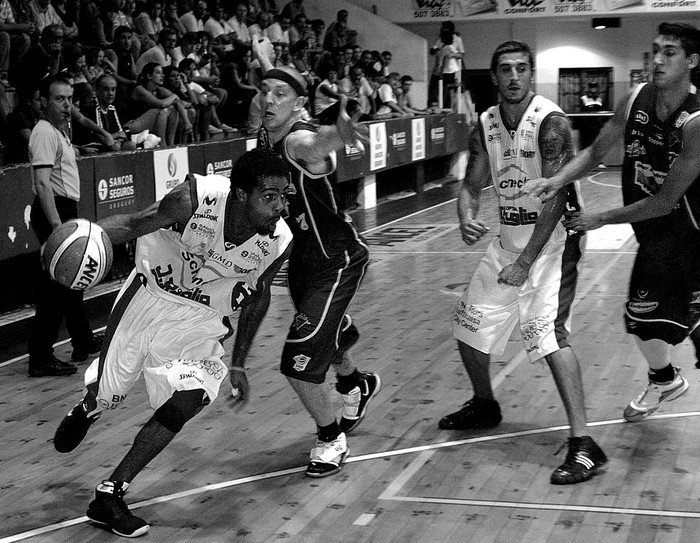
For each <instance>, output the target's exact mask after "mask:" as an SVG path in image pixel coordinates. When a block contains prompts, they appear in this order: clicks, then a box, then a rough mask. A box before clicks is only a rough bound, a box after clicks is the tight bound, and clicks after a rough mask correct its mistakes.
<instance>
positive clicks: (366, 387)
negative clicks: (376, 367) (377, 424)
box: [338, 371, 382, 434]
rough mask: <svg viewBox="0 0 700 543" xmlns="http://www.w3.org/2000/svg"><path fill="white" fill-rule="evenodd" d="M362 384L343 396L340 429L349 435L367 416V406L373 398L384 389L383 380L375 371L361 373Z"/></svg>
mask: <svg viewBox="0 0 700 543" xmlns="http://www.w3.org/2000/svg"><path fill="white" fill-rule="evenodd" d="M359 373H360V384H359V386H356V387H355V388H353V389H352V390H351V391H350V392H348V393H347V394H341V396H342V398H343V415H342V416H341V418H340V422H339V423H338V427H339V428H340V431H341V432H343V433H345V434H348V433H350V432H351V431H352V430H354V429H355V428H357V427H358V426H359V424H360V423H361V422H362V419H364V418H365V415H366V414H367V406H368V405H369V402H370V401H371V400H372V398H373V397H374V396H375V394H377V392H379V391H380V390H381V389H382V380H381V379H380V378H379V375H377V374H376V373H374V372H373V371H367V372H359Z"/></svg>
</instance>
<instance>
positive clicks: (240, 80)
mask: <svg viewBox="0 0 700 543" xmlns="http://www.w3.org/2000/svg"><path fill="white" fill-rule="evenodd" d="M252 60H253V54H252V51H251V49H250V47H244V46H238V47H236V48H235V49H234V50H233V51H231V52H230V53H226V56H225V57H224V67H223V69H222V71H221V83H222V86H223V87H224V88H225V89H228V91H229V93H230V94H229V99H228V102H227V107H226V108H225V114H224V121H225V122H227V123H228V124H232V125H234V126H242V125H244V124H245V121H246V119H247V117H248V109H249V108H250V102H251V100H252V99H253V97H254V96H255V95H256V94H257V93H258V88H257V87H255V86H254V85H253V84H252V82H251V70H250V63H251V62H252Z"/></svg>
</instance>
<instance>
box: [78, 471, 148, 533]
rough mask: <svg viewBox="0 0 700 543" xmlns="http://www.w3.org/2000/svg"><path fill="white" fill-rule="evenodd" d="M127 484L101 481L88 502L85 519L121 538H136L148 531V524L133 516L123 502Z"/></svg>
mask: <svg viewBox="0 0 700 543" xmlns="http://www.w3.org/2000/svg"><path fill="white" fill-rule="evenodd" d="M128 487H129V484H128V483H116V482H114V481H102V482H101V483H100V484H99V485H97V488H96V489H95V499H94V500H92V501H91V502H90V505H88V510H87V513H86V514H87V517H88V518H89V519H90V520H92V521H94V522H97V523H98V524H103V525H105V526H107V527H108V528H109V529H110V530H112V531H113V532H114V533H115V534H117V535H120V536H122V537H138V536H140V535H143V534H145V533H146V532H147V531H148V528H149V526H148V523H147V522H146V521H145V520H143V519H142V518H139V517H137V516H134V514H133V513H132V512H131V511H129V508H128V507H127V505H126V503H125V502H124V494H125V493H126V490H127V488H128Z"/></svg>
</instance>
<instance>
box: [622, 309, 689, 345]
mask: <svg viewBox="0 0 700 543" xmlns="http://www.w3.org/2000/svg"><path fill="white" fill-rule="evenodd" d="M625 327H626V328H627V333H628V334H632V335H634V336H637V337H638V338H639V339H641V340H642V341H649V340H650V339H659V340H661V341H664V342H666V343H668V344H669V345H678V344H679V343H681V342H682V341H683V340H684V339H685V337H686V334H687V332H686V330H685V329H683V328H681V327H680V326H676V325H674V324H672V323H663V322H662V323H660V322H645V321H638V320H634V319H630V318H629V316H627V315H625Z"/></svg>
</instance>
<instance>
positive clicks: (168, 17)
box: [161, 0, 187, 39]
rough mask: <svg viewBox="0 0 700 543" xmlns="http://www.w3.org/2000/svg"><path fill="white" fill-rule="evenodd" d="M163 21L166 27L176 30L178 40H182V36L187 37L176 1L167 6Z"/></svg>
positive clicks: (164, 10)
mask: <svg viewBox="0 0 700 543" xmlns="http://www.w3.org/2000/svg"><path fill="white" fill-rule="evenodd" d="M161 20H162V22H163V26H164V27H168V28H172V29H173V30H175V32H176V33H177V37H178V39H180V38H182V36H184V35H185V32H187V29H186V28H185V25H183V24H182V23H181V22H180V17H179V16H178V14H177V2H175V1H174V0H171V1H169V2H167V3H166V4H165V7H164V8H163V15H162V17H161Z"/></svg>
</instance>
